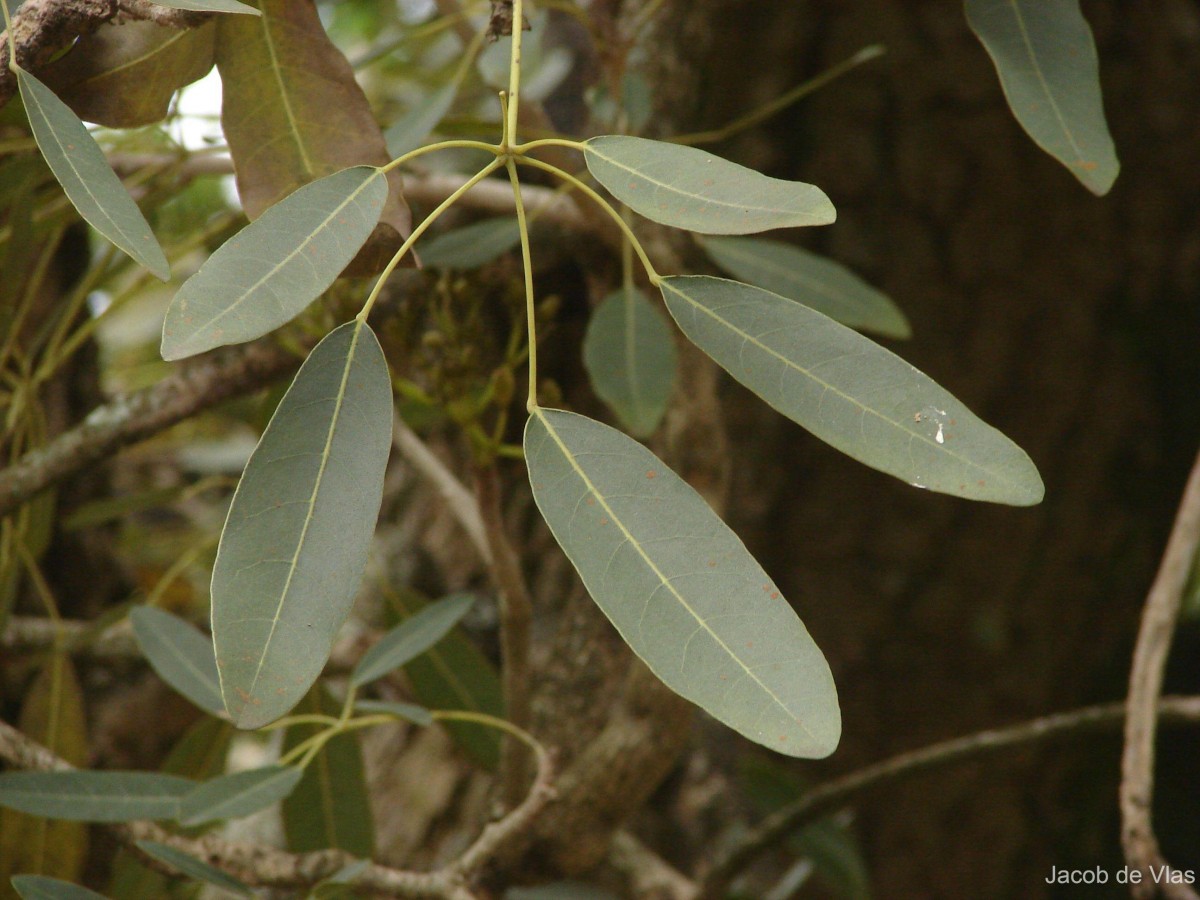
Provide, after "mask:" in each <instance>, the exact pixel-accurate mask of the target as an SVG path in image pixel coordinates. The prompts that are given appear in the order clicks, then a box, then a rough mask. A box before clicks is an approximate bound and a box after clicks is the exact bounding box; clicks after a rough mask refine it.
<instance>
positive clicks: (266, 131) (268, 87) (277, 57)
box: [217, 0, 412, 275]
mask: <svg viewBox="0 0 1200 900" xmlns="http://www.w3.org/2000/svg"><path fill="white" fill-rule="evenodd" d="M258 7H259V9H260V10H261V11H262V15H261V16H258V17H251V16H224V17H222V18H221V19H220V20H219V21H218V23H217V28H218V32H217V68H218V70H219V71H220V73H221V80H222V82H223V84H224V92H225V95H224V101H223V106H222V112H221V122H222V125H223V126H224V129H225V138H226V140H227V141H228V142H229V150H230V153H231V154H232V156H233V162H234V169H235V171H236V173H237V185H238V192H239V194H240V195H241V198H242V205H243V206H244V207H245V210H246V214H247V215H248V216H250V218H252V219H253V218H255V217H257V216H258V215H259V214H260V213H262V212H263V210H265V209H267V208H268V207H269V206H271V205H272V204H274V203H276V202H277V201H279V200H281V199H282V198H283V197H285V196H286V195H288V194H290V193H291V192H292V191H294V190H295V189H296V188H298V187H300V186H301V185H304V184H307V183H308V182H310V181H313V180H315V179H317V178H321V177H323V176H325V175H329V174H330V173H332V172H336V171H337V170H339V169H344V168H346V167H348V166H356V165H370V166H380V165H383V164H385V163H387V162H388V161H389V159H390V157H389V156H388V152H387V147H386V145H385V143H384V139H383V134H382V132H381V131H380V130H379V125H378V123H377V122H376V121H375V117H374V115H373V114H372V113H371V107H370V104H369V103H368V102H367V98H366V95H365V94H363V92H362V88H360V87H359V86H358V82H356V81H355V80H354V71H353V70H352V69H351V68H350V63H349V62H347V60H346V57H345V56H343V55H342V53H341V51H340V50H338V49H337V47H335V46H334V45H333V43H332V42H331V41H330V40H329V36H328V35H327V34H326V33H325V29H324V27H323V26H322V25H321V20H320V17H319V16H318V15H317V10H316V7H315V6H314V4H313V3H312V2H311V0H260V2H259V4H258ZM388 181H389V188H390V192H389V196H388V202H387V205H386V206H385V207H384V211H383V216H382V217H381V219H380V222H379V225H377V226H376V228H375V232H374V233H373V234H372V235H371V237H370V239H369V240H368V241H367V243H366V245H365V246H364V247H363V249H362V250H361V251H360V252H359V254H358V256H356V257H355V258H354V260H353V262H351V263H350V265H349V266H348V267H347V268H346V271H345V272H344V273H343V274H346V275H368V274H372V273H374V272H377V271H379V269H381V268H382V267H383V265H384V264H385V263H386V262H387V260H388V259H389V258H390V257H391V255H392V254H393V253H394V252H395V251H396V250H397V249H398V248H399V246H400V244H401V243H402V242H403V240H404V238H406V237H407V236H408V235H409V233H410V232H411V229H412V218H411V215H410V214H409V210H408V206H407V204H406V203H405V201H404V194H403V191H402V189H401V183H400V177H399V175H398V173H396V172H394V171H393V172H392V173H390V174H389V179H388ZM410 259H411V257H410Z"/></svg>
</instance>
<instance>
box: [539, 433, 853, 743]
mask: <svg viewBox="0 0 1200 900" xmlns="http://www.w3.org/2000/svg"><path fill="white" fill-rule="evenodd" d="M525 459H526V463H527V465H528V466H529V479H530V482H531V483H532V485H533V496H534V499H535V500H536V502H537V505H538V509H540V510H541V512H542V516H543V517H544V518H545V519H546V522H547V523H548V524H549V525H550V530H551V531H552V532H553V533H554V537H555V538H556V539H557V540H558V543H559V544H560V545H561V546H562V548H563V550H564V551H566V554H567V556H568V557H569V558H570V560H571V562H572V563H574V565H575V568H576V569H577V570H578V571H579V574H580V577H582V579H583V583H584V585H586V587H587V589H588V592H589V593H590V594H591V595H592V599H593V600H595V601H596V603H597V604H598V605H599V607H600V608H601V609H602V610H603V611H604V613H605V615H607V616H608V618H609V619H610V620H612V623H613V624H614V625H615V626H616V627H617V630H618V631H619V632H620V633H621V636H622V637H623V638H624V639H625V641H626V642H627V643H628V644H629V646H630V647H631V648H633V651H634V652H635V653H636V654H637V655H638V656H640V657H641V658H642V660H644V661H645V663H646V664H647V665H648V666H649V667H650V668H651V669H652V670H653V671H654V673H655V674H656V675H657V676H658V677H659V678H661V679H662V680H663V682H664V683H665V684H666V685H667V686H668V687H670V688H671V689H672V690H674V691H676V692H678V693H679V694H681V695H682V696H684V697H686V698H687V699H689V700H691V701H692V702H693V703H696V704H698V705H699V706H701V707H703V708H704V709H705V710H706V711H708V712H709V713H710V714H711V715H713V716H714V717H716V718H717V719H720V720H721V721H722V722H724V723H725V724H727V725H729V726H730V727H731V728H733V729H735V730H737V731H739V732H741V733H742V734H744V735H745V736H746V737H748V738H750V739H751V740H753V741H757V742H758V743H760V744H763V745H764V746H767V747H770V748H771V749H773V750H777V751H779V752H780V753H786V754H788V755H790V756H805V757H822V756H827V755H828V754H829V753H831V752H833V749H834V748H835V747H836V746H837V742H838V738H839V736H840V734H841V717H840V714H839V712H838V704H837V691H836V689H835V688H834V684H833V676H832V675H831V674H830V672H829V666H828V664H827V663H826V662H825V658H824V657H823V656H822V655H821V651H820V650H819V649H817V645H816V644H815V643H814V642H813V640H812V638H811V637H809V634H808V632H807V631H806V630H805V628H804V625H803V623H801V621H800V619H799V618H798V617H797V615H796V613H795V611H793V609H792V608H791V606H789V605H788V603H787V601H786V600H784V599H783V597H782V596H780V593H779V589H778V588H776V587H775V585H774V584H773V583H772V581H771V579H770V578H769V577H768V576H767V574H766V573H765V572H764V571H763V570H762V567H761V566H759V564H758V563H757V562H756V561H755V560H754V557H752V556H751V555H750V553H749V551H747V550H746V548H745V546H743V544H742V542H741V541H740V540H739V539H738V537H737V535H735V534H734V533H733V532H732V531H730V530H729V528H728V527H727V526H726V525H725V523H723V522H722V521H721V520H720V518H718V517H717V515H716V513H714V512H713V511H712V510H711V509H710V508H709V506H708V505H707V504H706V503H705V502H704V500H703V499H702V498H701V497H700V495H699V494H697V493H696V492H695V490H693V489H692V488H691V487H690V486H689V485H688V484H687V483H686V482H684V481H683V479H681V478H680V477H679V476H678V475H676V474H675V473H674V472H672V471H671V470H670V469H669V468H667V466H666V465H664V464H663V462H662V461H661V460H659V459H658V457H656V456H655V455H654V454H653V453H651V452H650V451H649V450H647V449H646V448H645V447H643V446H642V445H641V444H639V443H637V442H636V441H635V440H633V439H632V438H630V437H628V436H626V435H625V434H623V433H622V432H620V431H617V430H616V429H614V428H609V427H608V426H607V425H602V424H601V423H599V422H595V421H592V420H591V419H588V418H585V417H584V416H580V415H576V414H574V413H568V412H563V411H561V410H554V409H535V410H534V411H533V414H532V415H531V416H530V418H529V422H528V424H527V425H526V427H525Z"/></svg>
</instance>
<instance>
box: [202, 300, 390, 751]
mask: <svg viewBox="0 0 1200 900" xmlns="http://www.w3.org/2000/svg"><path fill="white" fill-rule="evenodd" d="M391 434H392V392H391V379H390V378H389V376H388V368H387V362H386V361H385V359H384V357H383V350H382V349H381V348H380V346H379V341H378V340H377V339H376V337H375V333H374V332H373V331H371V328H370V326H368V325H366V324H365V323H364V322H361V321H359V320H357V319H355V320H354V321H352V322H348V323H346V324H345V325H342V326H340V327H338V328H336V329H334V330H333V331H332V332H330V333H329V335H327V336H326V337H325V339H324V340H322V341H321V343H319V344H318V345H317V346H316V348H315V349H314V350H313V352H312V353H311V354H310V355H309V357H308V359H307V360H306V361H305V363H304V365H303V366H301V367H300V371H299V372H298V373H297V374H296V378H295V381H293V382H292V385H291V387H290V388H288V391H287V393H286V394H285V395H284V397H283V400H281V401H280V403H279V406H278V407H277V409H276V410H275V414H274V416H272V418H271V422H270V424H269V425H268V426H267V429H266V431H265V432H264V433H263V436H262V440H260V441H259V444H258V447H257V448H256V449H255V451H254V453H253V455H252V456H251V457H250V461H249V462H248V463H247V464H246V471H245V473H244V474H243V475H242V480H241V483H240V484H239V485H238V489H237V491H236V493H235V494H234V498H233V503H232V505H231V506H230V509H229V517H228V518H227V519H226V522H225V530H224V531H223V533H222V534H221V543H220V546H219V547H218V548H217V560H216V564H215V566H214V568H213V580H212V608H213V609H212V622H213V640H214V643H215V646H216V654H217V670H218V672H219V673H220V678H221V693H222V696H223V697H224V700H225V708H226V709H227V710H228V711H229V714H230V716H231V718H232V719H233V722H234V724H235V725H237V726H238V727H239V728H257V727H259V726H260V725H265V724H267V723H268V722H271V721H273V720H274V719H276V718H278V717H279V716H281V715H283V714H284V713H285V712H287V711H288V710H289V709H291V708H292V707H293V706H294V705H295V704H296V703H297V702H298V701H299V700H300V698H301V697H303V696H304V694H305V692H307V691H308V689H309V687H310V686H311V685H312V683H313V681H314V680H315V679H316V677H317V675H319V674H320V672H321V669H322V668H323V667H324V665H325V660H326V659H328V657H329V651H330V648H331V647H332V645H333V640H334V637H335V636H336V634H337V630H338V628H340V627H341V625H342V622H343V621H344V620H345V618H346V615H347V614H348V613H349V612H350V607H351V606H352V605H353V603H354V597H355V594H356V593H357V591H358V585H359V580H360V579H361V577H362V571H363V567H364V566H365V565H366V561H367V551H368V549H369V547H370V543H371V536H372V534H373V533H374V530H375V520H376V518H377V517H378V515H379V505H380V503H381V501H382V498H383V474H384V469H385V468H386V466H387V458H388V451H389V448H390V446H391Z"/></svg>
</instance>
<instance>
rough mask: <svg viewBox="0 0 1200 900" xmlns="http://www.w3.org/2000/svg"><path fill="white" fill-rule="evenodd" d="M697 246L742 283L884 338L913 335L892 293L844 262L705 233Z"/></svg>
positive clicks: (762, 241) (788, 247) (757, 241)
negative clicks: (708, 236)
mask: <svg viewBox="0 0 1200 900" xmlns="http://www.w3.org/2000/svg"><path fill="white" fill-rule="evenodd" d="M700 246H701V247H703V248H704V252H705V253H707V254H708V256H709V258H710V259H712V261H713V262H715V263H716V264H717V265H718V266H720V267H721V268H722V269H724V270H725V271H726V272H728V273H729V274H730V275H732V276H733V277H734V278H737V279H738V280H739V281H744V282H746V283H747V284H752V285H754V286H755V287H760V288H762V289H763V290H767V291H771V292H772V293H774V294H779V295H780V296H781V297H787V298H788V299H789V300H795V301H796V302H797V303H803V304H804V305H805V306H809V307H812V308H813V309H815V310H816V311H817V312H819V313H824V314H825V315H827V316H829V318H831V319H834V320H836V321H838V322H841V323H842V324H843V325H848V326H850V327H851V328H856V329H859V330H861V331H871V332H874V333H875V334H879V335H883V336H884V337H892V338H907V337H910V336H911V335H912V329H911V328H910V327H909V324H908V319H906V318H905V316H904V313H903V312H901V311H900V308H899V307H898V306H896V304H895V303H893V302H892V300H891V298H890V297H888V296H887V295H886V294H883V293H881V292H879V291H877V290H875V288H873V287H871V285H869V284H867V283H866V282H865V281H863V280H862V279H861V278H859V277H858V276H857V275H855V274H854V273H853V272H851V271H850V270H849V269H847V268H846V267H845V266H843V265H841V264H840V263H836V262H834V261H833V260H831V259H825V258H824V257H822V256H817V254H815V253H809V252H808V251H807V250H802V249H801V248H799V247H795V246H793V245H791V244H785V243H783V242H782V241H772V240H767V239H765V238H745V237H710V238H703V239H701V240H700Z"/></svg>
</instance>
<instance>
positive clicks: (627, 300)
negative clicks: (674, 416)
mask: <svg viewBox="0 0 1200 900" xmlns="http://www.w3.org/2000/svg"><path fill="white" fill-rule="evenodd" d="M583 364H584V366H585V368H586V369H587V373H588V378H589V379H590V380H591V382H592V387H593V388H594V389H595V391H596V394H597V396H599V397H600V399H601V400H603V401H604V402H605V403H607V404H608V405H609V406H611V407H612V408H613V409H614V410H615V411H616V413H617V416H618V417H619V418H620V420H621V423H622V424H623V425H624V426H625V427H626V428H628V429H629V431H630V432H631V433H632V434H634V435H636V436H638V437H645V436H646V435H649V434H651V433H653V431H654V429H655V428H657V427H658V423H659V421H660V420H661V419H662V417H663V413H665V412H666V411H667V403H668V401H669V400H670V399H671V391H672V389H673V388H674V386H675V365H676V359H675V342H674V340H673V339H672V337H671V329H670V326H669V325H667V323H666V321H664V319H663V316H662V313H660V312H659V311H658V310H656V309H655V308H654V306H653V304H651V303H650V301H649V300H647V299H646V295H645V294H643V293H642V292H641V291H639V290H638V289H637V288H635V287H630V288H622V289H621V290H619V291H615V292H613V293H612V294H609V295H608V296H607V297H605V298H604V300H602V301H601V303H600V305H599V306H597V307H596V309H595V311H594V312H593V313H592V318H591V319H590V320H589V321H588V327H587V332H586V333H585V334H584V336H583Z"/></svg>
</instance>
